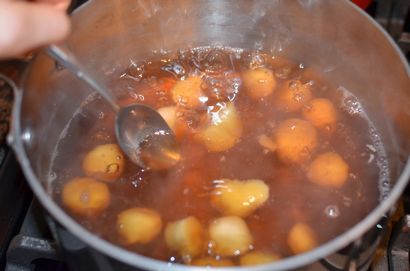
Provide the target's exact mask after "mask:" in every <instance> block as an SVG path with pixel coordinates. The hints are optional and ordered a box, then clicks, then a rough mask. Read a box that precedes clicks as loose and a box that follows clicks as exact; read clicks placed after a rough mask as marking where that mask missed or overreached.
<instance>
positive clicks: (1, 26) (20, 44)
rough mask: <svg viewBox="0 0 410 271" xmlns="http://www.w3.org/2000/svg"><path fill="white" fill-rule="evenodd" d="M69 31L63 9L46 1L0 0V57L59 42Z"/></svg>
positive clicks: (68, 24) (68, 22)
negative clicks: (17, 0)
mask: <svg viewBox="0 0 410 271" xmlns="http://www.w3.org/2000/svg"><path fill="white" fill-rule="evenodd" d="M69 31H70V21H69V18H68V16H67V15H66V14H65V12H64V11H61V10H57V9H55V8H53V7H52V6H50V5H47V4H38V3H30V2H8V1H7V2H3V1H0V33H1V34H0V57H7V56H16V55H18V54H22V53H25V52H27V51H28V50H31V49H34V48H37V47H40V46H43V45H46V44H49V43H53V42H58V41H61V40H63V39H64V38H65V37H66V36H67V35H68V34H69Z"/></svg>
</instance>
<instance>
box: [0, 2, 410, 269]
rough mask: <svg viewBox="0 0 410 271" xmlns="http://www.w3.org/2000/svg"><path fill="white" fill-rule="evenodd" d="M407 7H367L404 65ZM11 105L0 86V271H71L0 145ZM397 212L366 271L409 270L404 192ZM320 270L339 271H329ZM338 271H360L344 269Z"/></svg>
mask: <svg viewBox="0 0 410 271" xmlns="http://www.w3.org/2000/svg"><path fill="white" fill-rule="evenodd" d="M82 2H83V1H80V2H77V3H76V4H77V5H78V4H81V3H82ZM409 7H410V1H408V0H378V1H373V3H372V4H371V5H370V6H369V7H368V8H367V11H368V13H369V14H370V15H371V16H373V17H374V18H375V19H376V20H377V21H378V22H379V23H380V24H381V25H382V26H383V27H384V28H385V29H386V30H387V31H388V32H389V33H390V34H391V36H392V37H393V39H394V40H396V41H397V43H398V45H399V46H400V48H401V49H402V50H403V52H404V53H405V55H406V56H407V57H408V58H409V59H410V8H409ZM23 62H24V61H23ZM23 62H21V61H20V62H18V63H15V62H7V63H0V73H5V74H6V75H8V76H9V77H12V78H14V79H17V77H18V75H19V71H21V68H22V67H24V63H23ZM11 102H12V90H11V87H10V86H8V85H7V84H6V83H5V82H4V81H1V80H0V107H1V109H0V188H1V189H0V206H2V207H1V208H0V271H3V270H5V271H29V270H35V271H40V270H41V271H43V270H44V271H68V270H71V269H69V266H70V262H72V261H74V262H78V261H80V262H81V261H82V260H84V259H85V258H87V257H89V256H90V255H89V251H88V250H87V249H86V248H84V247H83V244H82V243H81V242H77V240H76V238H73V237H72V236H71V235H69V233H67V232H65V230H64V229H62V228H61V227H59V226H58V225H56V223H55V222H54V221H53V220H52V219H50V218H49V217H48V216H47V214H45V212H44V211H43V209H42V208H41V206H40V205H39V203H38V202H37V201H36V199H35V198H34V197H33V195H32V193H31V191H30V189H29V187H28V185H27V183H26V181H25V179H24V176H23V174H22V171H21V169H20V167H19V164H18V163H17V161H16V159H15V156H14V154H13V151H12V150H11V149H10V148H9V147H8V146H7V144H6V143H5V140H4V137H5V133H6V131H7V128H8V114H9V113H10V108H11ZM398 206H399V207H398V209H397V211H396V214H395V215H394V216H393V218H392V220H391V222H390V223H389V224H388V227H387V230H386V233H385V235H384V239H383V240H382V242H381V244H380V245H379V247H378V249H377V252H376V255H375V257H374V259H373V261H372V264H371V265H370V269H369V270H373V271H408V270H410V255H409V253H410V186H409V187H408V188H407V189H406V191H405V192H404V194H403V196H402V198H401V201H400V203H399V205H398ZM56 231H58V232H57V233H56ZM56 235H58V236H59V239H60V242H59V244H60V247H59V246H57V241H56V240H55V239H54V238H53V236H56ZM61 240H63V241H64V242H61ZM61 246H63V247H61ZM84 251H85V252H86V253H84ZM67 252H69V253H67ZM91 257H92V255H91ZM101 265H102V264H101V263H100V264H98V263H97V264H96V266H95V267H92V269H90V266H89V265H85V266H84V268H85V269H75V270H94V269H95V270H97V269H101V268H100V267H101ZM323 265H324V266H325V263H323ZM326 268H327V270H342V269H335V268H332V267H329V266H328V267H326ZM352 268H353V269H352ZM101 270H105V269H104V268H102V269H101ZM343 270H363V269H360V268H358V267H349V269H343Z"/></svg>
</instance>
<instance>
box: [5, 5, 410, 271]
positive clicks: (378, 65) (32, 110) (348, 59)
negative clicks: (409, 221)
mask: <svg viewBox="0 0 410 271" xmlns="http://www.w3.org/2000/svg"><path fill="white" fill-rule="evenodd" d="M73 25H74V27H73V33H72V35H71V37H70V38H69V40H68V41H67V44H68V46H69V47H70V48H71V49H72V50H73V51H74V52H75V54H76V55H77V56H78V58H79V59H81V60H82V61H83V63H84V64H85V65H86V66H87V67H88V68H89V69H90V71H93V72H94V73H95V75H96V76H99V78H101V79H102V80H103V81H105V82H109V81H110V79H111V78H114V77H116V76H119V75H120V73H121V72H122V71H123V70H124V69H125V67H127V66H128V64H129V62H130V59H132V60H135V61H137V60H138V59H139V58H141V57H147V56H149V55H151V54H152V53H153V50H157V51H159V50H171V51H172V50H177V49H180V48H187V47H192V46H193V47H195V46H209V45H211V46H213V45H222V46H230V47H240V48H248V49H263V50H264V51H271V52H272V53H283V54H286V55H288V56H290V57H291V58H294V59H297V60H299V61H301V62H303V63H306V64H307V65H309V66H311V67H315V69H317V70H319V71H321V72H323V73H324V74H326V76H327V77H328V78H329V79H330V80H333V82H335V83H336V84H337V85H338V86H340V87H343V88H346V89H348V90H350V91H351V92H353V93H354V94H355V95H356V96H357V97H358V98H359V101H360V103H361V104H362V105H363V107H364V108H365V111H366V113H367V115H368V116H369V117H370V119H371V120H372V121H373V123H374V125H375V126H376V127H377V128H378V129H379V131H380V132H381V138H380V140H382V142H383V144H384V146H385V147H386V150H387V152H388V160H389V169H390V173H391V180H392V182H391V189H390V191H389V193H386V194H385V195H383V197H384V200H383V201H382V202H381V203H380V204H379V205H378V206H377V207H376V208H375V209H374V210H373V211H372V212H371V213H370V214H369V215H368V216H367V217H365V218H364V219H363V220H362V221H361V222H360V223H358V224H357V225H356V226H354V227H353V228H351V229H350V230H349V231H347V232H345V233H343V234H342V235H340V236H338V237H336V238H334V239H333V240H331V241H329V242H327V243H326V244H323V245H322V246H320V247H318V248H316V249H314V250H313V251H310V252H308V253H305V254H302V255H297V256H294V257H290V258H286V259H284V260H282V261H279V262H276V263H272V264H268V265H262V266H257V267H253V268H252V270H288V269H299V268H302V269H311V270H319V269H318V268H316V267H315V266H316V265H315V264H314V262H316V261H318V260H319V259H322V260H323V259H325V260H326V261H327V262H332V263H334V264H336V263H337V262H338V258H337V257H338V255H339V256H340V255H343V252H342V253H339V254H333V253H335V252H337V251H340V250H341V249H342V248H345V247H347V246H348V245H349V244H351V243H355V244H357V243H358V242H360V240H363V239H362V237H363V235H364V234H365V233H366V232H367V231H369V230H370V229H372V228H374V227H375V225H376V224H377V222H378V221H379V220H380V219H381V218H382V217H383V216H384V215H385V214H388V213H389V212H390V211H391V210H392V209H393V208H394V204H395V202H396V201H397V200H398V198H399V197H400V195H401V193H402V191H403V189H404V188H405V186H406V184H407V182H408V178H409V176H410V161H409V159H408V157H409V154H410V140H409V138H410V128H409V127H410V125H409V124H410V77H409V74H410V70H409V67H408V65H407V64H406V61H405V59H404V57H403V56H402V55H401V54H400V52H399V50H398V49H397V47H396V46H395V44H394V43H393V41H392V40H391V39H390V38H389V37H388V36H387V34H386V33H385V32H384V31H383V30H382V29H381V28H380V27H379V26H378V25H377V24H376V23H375V22H373V21H372V20H371V19H370V18H369V17H368V16H367V15H366V14H364V13H363V12H362V11H360V10H359V9H358V8H356V7H354V6H353V5H352V4H351V3H350V2H349V1H341V0H339V1H329V0H287V1H280V0H259V1H258V0H174V1H161V0H138V1H136V0H122V1H110V0H93V1H91V2H88V3H86V4H85V5H83V6H82V7H81V8H80V9H79V10H77V12H75V14H74V15H73ZM23 90H24V91H23ZM91 93H92V90H90V89H89V88H87V87H86V86H84V85H83V84H82V83H81V82H79V81H78V80H76V79H75V78H74V77H73V76H72V75H71V74H70V73H69V72H67V71H66V70H64V69H60V68H59V67H57V66H56V65H55V63H54V62H53V61H52V60H50V59H49V58H48V57H47V56H45V55H42V54H40V55H38V56H37V57H36V58H35V60H34V61H32V63H31V65H30V68H29V69H28V70H27V72H26V74H25V76H24V78H23V80H22V81H21V84H20V90H18V91H16V97H15V107H14V115H13V125H12V131H11V133H10V135H9V142H10V144H11V145H12V147H13V148H14V150H15V152H16V154H17V156H18V159H19V161H20V163H21V165H22V167H23V169H24V172H25V175H26V177H27V179H28V182H29V184H30V186H31V188H32V189H33V191H34V193H35V194H36V196H37V198H38V199H39V200H40V202H41V203H42V204H43V206H44V207H45V208H46V209H47V210H48V212H49V213H50V214H51V215H52V217H53V218H55V219H56V220H57V221H58V222H59V223H61V224H62V225H63V226H64V227H65V228H66V229H67V230H68V231H70V232H71V233H72V234H74V235H75V236H77V237H78V238H79V239H80V240H82V241H83V242H85V243H86V244H88V245H89V246H91V247H93V248H94V249H96V250H97V251H99V252H100V253H102V254H104V255H108V256H109V257H110V258H113V259H116V260H118V261H119V262H122V263H124V264H125V265H127V266H129V267H139V268H143V269H146V270H201V268H196V267H189V266H181V265H169V264H168V263H165V262H161V261H158V260H154V259H150V258H146V257H143V256H140V255H137V254H134V253H131V252H129V251H126V250H124V249H122V248H120V247H118V246H115V245H113V244H111V243H108V242H107V241H105V240H102V239H100V238H98V237H97V236H95V235H93V233H92V232H89V231H87V230H86V229H84V228H83V227H81V226H80V225H79V224H78V223H77V222H76V221H75V220H73V219H72V218H71V217H70V216H69V215H68V214H67V213H65V212H64V211H63V210H62V209H61V208H60V207H59V206H58V205H57V204H56V202H55V201H53V199H52V198H51V197H50V191H49V187H50V186H49V184H50V182H52V181H53V179H54V178H55V174H58V172H57V173H53V172H50V164H51V162H52V160H53V157H54V155H55V146H56V144H57V142H58V141H59V139H60V137H61V135H62V134H64V132H65V130H64V128H65V127H66V125H67V123H69V121H70V119H71V118H72V116H73V114H74V112H75V111H76V110H77V109H78V108H79V107H80V105H81V103H82V102H83V101H84V99H86V98H87V97H89V95H90V94H91ZM121 94H122V93H120V91H119V92H116V93H114V95H121ZM78 142H79V144H81V138H79V139H78ZM358 240H359V241H358ZM374 246H375V245H374V244H373V248H372V249H373V250H371V252H372V251H374ZM371 252H370V253H371ZM332 254H333V255H332ZM350 264H352V263H350ZM356 264H357V263H356ZM345 265H346V264H345ZM353 267H354V266H353ZM353 267H352V268H353ZM344 268H350V265H349V266H347V267H346V266H345V267H344Z"/></svg>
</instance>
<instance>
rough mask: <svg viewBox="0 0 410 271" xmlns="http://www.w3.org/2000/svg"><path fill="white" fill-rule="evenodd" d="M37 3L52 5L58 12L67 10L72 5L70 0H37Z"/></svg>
mask: <svg viewBox="0 0 410 271" xmlns="http://www.w3.org/2000/svg"><path fill="white" fill-rule="evenodd" d="M35 2H36V3H43V4H48V5H51V6H53V7H54V8H56V9H58V10H67V9H68V7H69V6H70V3H71V1H70V0H35Z"/></svg>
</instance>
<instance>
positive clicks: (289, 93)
mask: <svg viewBox="0 0 410 271" xmlns="http://www.w3.org/2000/svg"><path fill="white" fill-rule="evenodd" d="M310 99H312V93H311V91H310V87H309V86H308V85H306V84H302V83H301V82H300V81H299V80H289V81H286V82H285V83H284V85H283V87H282V88H281V90H280V92H279V96H278V103H279V106H280V107H281V108H282V109H284V110H286V111H287V112H296V111H299V110H300V109H302V107H303V106H304V105H305V104H306V103H307V102H309V101H310Z"/></svg>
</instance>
